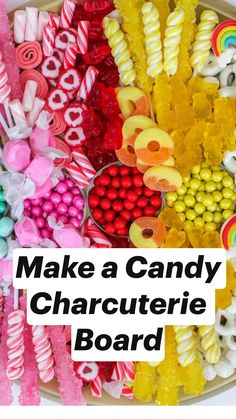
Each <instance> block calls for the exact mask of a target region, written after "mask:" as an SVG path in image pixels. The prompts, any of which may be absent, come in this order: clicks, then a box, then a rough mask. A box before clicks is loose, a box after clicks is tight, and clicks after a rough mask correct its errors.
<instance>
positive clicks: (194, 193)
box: [187, 188, 196, 196]
mask: <svg viewBox="0 0 236 419" xmlns="http://www.w3.org/2000/svg"><path fill="white" fill-rule="evenodd" d="M187 195H192V196H195V195H196V191H194V189H191V188H188V190H187Z"/></svg>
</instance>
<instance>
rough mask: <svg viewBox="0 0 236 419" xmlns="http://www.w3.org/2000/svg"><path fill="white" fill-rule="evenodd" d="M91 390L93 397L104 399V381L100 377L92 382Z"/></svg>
mask: <svg viewBox="0 0 236 419" xmlns="http://www.w3.org/2000/svg"><path fill="white" fill-rule="evenodd" d="M90 389H91V394H92V396H93V397H102V380H101V378H100V377H99V375H98V376H97V377H96V378H94V380H93V381H92V382H91V385H90Z"/></svg>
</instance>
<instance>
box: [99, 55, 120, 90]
mask: <svg viewBox="0 0 236 419" xmlns="http://www.w3.org/2000/svg"><path fill="white" fill-rule="evenodd" d="M98 69H99V75H98V78H99V80H100V81H101V82H102V83H104V84H105V85H106V86H113V87H116V86H117V85H118V83H119V79H120V77H119V73H118V68H117V67H116V65H115V63H114V60H113V58H112V57H108V58H106V60H105V61H103V62H102V63H101V64H100V65H99V68H98Z"/></svg>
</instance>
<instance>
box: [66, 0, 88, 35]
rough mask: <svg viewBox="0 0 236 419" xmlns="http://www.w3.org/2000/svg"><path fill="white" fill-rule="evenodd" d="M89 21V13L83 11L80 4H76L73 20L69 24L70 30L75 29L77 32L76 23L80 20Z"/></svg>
mask: <svg viewBox="0 0 236 419" xmlns="http://www.w3.org/2000/svg"><path fill="white" fill-rule="evenodd" d="M90 19H91V13H87V12H86V11H85V10H84V7H83V6H82V4H78V3H77V4H76V6H75V11H74V14H73V19H72V22H71V26H72V28H75V29H76V30H77V28H78V22H79V21H80V20H90Z"/></svg>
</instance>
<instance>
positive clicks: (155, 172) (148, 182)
mask: <svg viewBox="0 0 236 419" xmlns="http://www.w3.org/2000/svg"><path fill="white" fill-rule="evenodd" d="M143 181H144V184H145V186H147V187H148V188H150V189H152V190H153V191H161V192H170V191H176V190H177V189H179V188H180V187H181V185H182V176H181V174H180V173H179V172H178V170H176V169H175V168H174V167H171V166H158V167H150V168H149V169H147V170H146V172H145V173H144V175H143Z"/></svg>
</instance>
